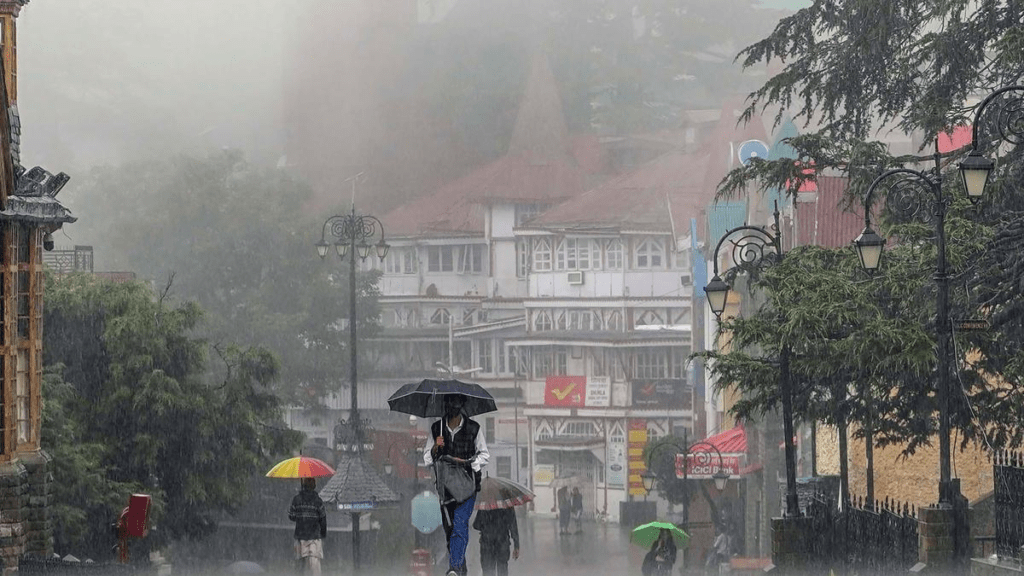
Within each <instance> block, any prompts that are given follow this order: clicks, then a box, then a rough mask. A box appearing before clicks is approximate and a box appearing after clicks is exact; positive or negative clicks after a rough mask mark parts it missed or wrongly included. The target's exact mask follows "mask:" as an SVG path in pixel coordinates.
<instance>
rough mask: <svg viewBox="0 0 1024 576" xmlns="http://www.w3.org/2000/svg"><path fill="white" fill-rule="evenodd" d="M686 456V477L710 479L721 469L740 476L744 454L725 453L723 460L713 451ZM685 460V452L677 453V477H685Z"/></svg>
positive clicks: (731, 474)
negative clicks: (741, 459)
mask: <svg viewBox="0 0 1024 576" xmlns="http://www.w3.org/2000/svg"><path fill="white" fill-rule="evenodd" d="M685 456H686V458H685V460H686V470H685V477H686V478H696V479H698V480H709V479H711V477H712V475H713V474H714V473H716V472H718V471H719V469H721V470H722V471H723V472H725V473H726V474H728V475H729V476H739V474H740V458H742V456H740V455H738V454H728V455H727V454H723V455H722V459H721V461H719V459H718V454H715V453H711V452H697V453H695V454H686V455H685ZM683 460H684V458H683V454H676V478H683V477H684V474H683V473H684V470H683Z"/></svg>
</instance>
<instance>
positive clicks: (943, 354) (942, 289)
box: [931, 139, 953, 506]
mask: <svg viewBox="0 0 1024 576" xmlns="http://www.w3.org/2000/svg"><path fill="white" fill-rule="evenodd" d="M931 184H932V191H933V192H934V193H935V250H936V256H935V262H936V263H935V286H936V289H937V290H936V297H935V308H936V309H935V325H936V330H937V332H938V342H937V343H936V344H937V354H938V356H939V358H938V360H939V363H938V366H937V369H938V372H939V374H938V380H939V389H938V400H939V505H940V506H941V505H949V506H952V504H953V501H952V496H951V494H950V480H951V477H952V474H951V471H950V447H949V348H950V347H949V339H950V326H949V276H948V275H947V274H946V203H945V202H944V201H943V198H942V169H941V165H940V157H939V142H938V139H936V141H935V182H933V183H931Z"/></svg>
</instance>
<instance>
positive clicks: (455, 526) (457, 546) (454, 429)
mask: <svg viewBox="0 0 1024 576" xmlns="http://www.w3.org/2000/svg"><path fill="white" fill-rule="evenodd" d="M465 405H466V397H465V396H462V395H461V394H449V395H446V396H445V397H444V416H443V417H442V418H441V419H440V420H438V421H436V422H434V423H433V424H432V425H431V426H430V439H429V440H428V441H427V445H426V446H425V447H424V449H423V463H424V464H426V465H427V466H434V470H435V473H436V474H437V477H438V497H439V498H440V500H441V525H442V526H443V527H444V535H445V539H446V540H447V543H448V572H447V576H465V575H466V572H467V570H466V546H467V545H468V544H469V518H470V516H472V515H473V506H474V504H475V503H476V492H479V491H480V481H481V477H480V468H482V467H483V466H484V465H485V464H487V461H488V460H489V459H490V453H489V452H488V451H487V442H486V441H485V439H484V435H483V434H481V433H480V425H479V424H477V423H476V421H474V420H472V419H470V418H469V417H467V416H465V415H464V414H463V412H462V408H463V407H464V406H465ZM435 463H436V464H435ZM466 479H468V481H469V482H470V483H471V484H472V483H475V490H474V489H473V488H474V487H473V486H472V485H471V486H469V488H468V490H467V489H466V486H465V484H464V482H465V480H466Z"/></svg>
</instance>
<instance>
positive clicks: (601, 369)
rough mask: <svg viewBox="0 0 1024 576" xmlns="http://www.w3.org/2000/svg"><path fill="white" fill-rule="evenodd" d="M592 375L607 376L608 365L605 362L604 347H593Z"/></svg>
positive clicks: (591, 353) (591, 355)
mask: <svg viewBox="0 0 1024 576" xmlns="http://www.w3.org/2000/svg"><path fill="white" fill-rule="evenodd" d="M590 375H591V376H607V375H608V366H607V364H606V363H605V357H604V349H603V348H593V349H591V352H590Z"/></svg>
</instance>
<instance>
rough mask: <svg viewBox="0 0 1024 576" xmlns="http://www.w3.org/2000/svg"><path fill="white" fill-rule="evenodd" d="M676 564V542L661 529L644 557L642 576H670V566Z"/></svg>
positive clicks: (669, 534) (668, 533)
mask: <svg viewBox="0 0 1024 576" xmlns="http://www.w3.org/2000/svg"><path fill="white" fill-rule="evenodd" d="M675 563H676V542H675V540H673V539H672V534H671V533H670V532H669V531H668V530H666V529H664V528H662V529H661V532H659V533H658V539H657V540H655V541H654V544H651V550H650V551H649V552H647V555H646V556H644V563H643V567H642V568H641V569H640V572H641V573H642V574H643V576H670V575H671V574H672V566H673V565H674V564H675Z"/></svg>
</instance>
